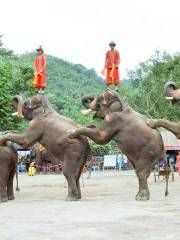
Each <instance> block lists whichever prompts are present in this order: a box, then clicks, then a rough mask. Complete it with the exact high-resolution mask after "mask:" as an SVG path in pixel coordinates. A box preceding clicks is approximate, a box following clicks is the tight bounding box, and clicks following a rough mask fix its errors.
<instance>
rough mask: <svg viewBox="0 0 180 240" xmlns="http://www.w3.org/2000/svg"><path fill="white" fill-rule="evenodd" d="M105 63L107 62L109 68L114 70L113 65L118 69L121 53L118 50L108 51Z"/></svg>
mask: <svg viewBox="0 0 180 240" xmlns="http://www.w3.org/2000/svg"><path fill="white" fill-rule="evenodd" d="M105 61H106V67H107V68H112V67H113V65H116V67H117V66H118V64H119V52H118V51H117V50H114V51H111V50H109V51H107V53H106V60H105Z"/></svg>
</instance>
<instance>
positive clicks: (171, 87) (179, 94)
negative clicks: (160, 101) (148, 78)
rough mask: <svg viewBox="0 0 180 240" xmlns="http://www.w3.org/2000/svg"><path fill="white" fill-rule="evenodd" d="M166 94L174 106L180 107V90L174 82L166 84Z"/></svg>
mask: <svg viewBox="0 0 180 240" xmlns="http://www.w3.org/2000/svg"><path fill="white" fill-rule="evenodd" d="M164 93H165V96H166V99H168V100H170V101H171V102H172V103H173V104H177V105H178V106H180V89H178V88H177V86H176V84H175V83H174V82H167V83H166V84H165V86H164Z"/></svg>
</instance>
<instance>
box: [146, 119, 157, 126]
mask: <svg viewBox="0 0 180 240" xmlns="http://www.w3.org/2000/svg"><path fill="white" fill-rule="evenodd" d="M146 122H147V125H148V126H149V127H151V128H156V124H157V120H154V119H147V120H146Z"/></svg>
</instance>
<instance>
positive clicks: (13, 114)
mask: <svg viewBox="0 0 180 240" xmlns="http://www.w3.org/2000/svg"><path fill="white" fill-rule="evenodd" d="M12 116H13V117H19V118H24V116H23V115H20V114H19V113H18V112H14V113H12Z"/></svg>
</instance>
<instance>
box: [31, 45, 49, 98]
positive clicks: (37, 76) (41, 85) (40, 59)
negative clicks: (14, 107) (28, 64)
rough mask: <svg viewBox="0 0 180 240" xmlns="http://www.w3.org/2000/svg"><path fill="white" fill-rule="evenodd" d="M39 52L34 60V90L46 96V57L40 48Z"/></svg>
mask: <svg viewBox="0 0 180 240" xmlns="http://www.w3.org/2000/svg"><path fill="white" fill-rule="evenodd" d="M36 50H37V55H36V57H35V58H34V79H33V83H34V88H35V89H36V90H37V91H36V92H37V93H38V92H39V93H43V94H44V89H45V88H46V56H45V55H44V51H43V49H42V47H41V46H40V47H39V48H38V49H36Z"/></svg>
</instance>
